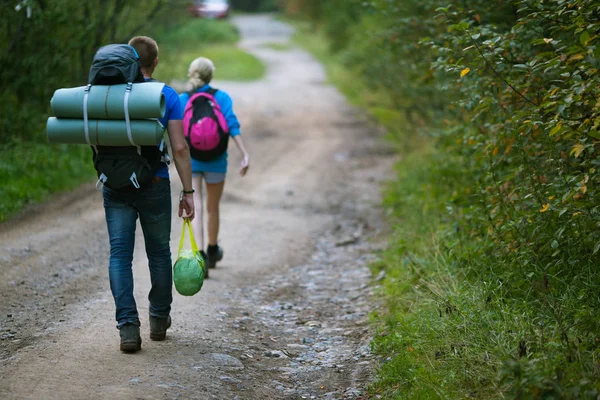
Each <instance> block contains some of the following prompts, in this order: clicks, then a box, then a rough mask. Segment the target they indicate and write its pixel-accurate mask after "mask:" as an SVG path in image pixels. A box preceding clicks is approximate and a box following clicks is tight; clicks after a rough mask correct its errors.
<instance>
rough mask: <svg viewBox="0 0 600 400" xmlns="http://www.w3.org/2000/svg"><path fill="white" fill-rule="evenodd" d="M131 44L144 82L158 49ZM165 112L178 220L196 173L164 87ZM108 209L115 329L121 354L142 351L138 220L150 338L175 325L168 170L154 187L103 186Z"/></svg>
mask: <svg viewBox="0 0 600 400" xmlns="http://www.w3.org/2000/svg"><path fill="white" fill-rule="evenodd" d="M129 45H130V46H132V47H133V48H135V50H136V51H137V53H138V55H139V57H140V66H141V69H142V73H143V75H144V78H145V79H146V80H151V79H152V74H153V72H154V69H155V68H156V65H157V64H158V46H157V44H156V42H155V41H154V40H152V39H151V38H149V37H145V36H138V37H134V38H133V39H131V40H130V41H129ZM163 94H164V95H165V99H166V103H167V105H166V113H165V116H164V117H163V118H161V119H160V122H161V123H162V124H163V126H166V127H167V131H168V135H169V139H170V142H171V148H172V151H173V154H172V157H173V158H174V161H175V167H176V169H177V173H178V175H179V177H180V179H181V182H182V183H183V191H182V193H181V195H180V201H179V216H180V217H185V218H190V219H193V218H194V201H193V197H192V194H193V193H194V190H193V188H192V170H191V164H190V153H189V149H188V146H187V143H186V141H185V137H184V135H183V125H182V121H181V119H182V117H183V110H182V108H181V104H180V102H179V97H178V95H177V93H176V92H175V91H174V90H173V89H172V88H170V87H169V86H166V85H165V87H164V89H163ZM103 197H104V209H105V213H106V223H107V226H108V234H109V238H110V263H109V278H110V287H111V291H112V294H113V297H114V299H115V306H116V319H117V323H118V325H117V327H118V328H119V333H120V337H121V345H120V348H121V351H124V352H135V351H138V350H140V349H141V344H142V339H141V337H140V320H139V317H138V312H137V308H136V303H135V298H134V296H133V271H132V260H133V249H134V241H135V229H136V220H137V218H138V217H139V219H140V225H141V227H142V231H143V233H144V242H145V246H146V254H147V256H148V265H149V268H150V279H151V282H152V288H151V290H150V293H149V295H148V300H149V302H150V339H152V340H164V339H165V336H166V332H167V329H168V328H169V327H170V326H171V317H170V315H169V314H170V311H171V302H172V300H173V295H172V280H173V273H172V263H171V248H170V236H171V187H170V180H169V171H168V168H167V165H166V164H164V163H163V164H162V165H161V167H160V169H159V170H158V171H157V172H156V175H155V177H154V179H153V181H152V184H150V185H148V186H147V187H142V188H141V189H135V190H128V191H117V190H113V189H110V188H108V187H104V189H103Z"/></svg>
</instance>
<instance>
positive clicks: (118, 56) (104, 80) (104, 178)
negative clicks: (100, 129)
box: [84, 44, 168, 191]
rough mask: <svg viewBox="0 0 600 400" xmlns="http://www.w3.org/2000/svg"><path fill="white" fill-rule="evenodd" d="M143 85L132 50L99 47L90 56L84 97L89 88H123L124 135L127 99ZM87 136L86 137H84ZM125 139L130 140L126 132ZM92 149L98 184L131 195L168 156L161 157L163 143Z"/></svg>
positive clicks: (125, 46)
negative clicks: (136, 86)
mask: <svg viewBox="0 0 600 400" xmlns="http://www.w3.org/2000/svg"><path fill="white" fill-rule="evenodd" d="M138 82H145V79H144V75H143V74H142V69H141V66H140V62H139V56H138V54H137V52H136V51H135V49H134V48H133V47H132V46H129V45H126V44H110V45H107V46H104V47H101V48H100V49H99V50H98V51H97V52H96V55H95V56H94V60H93V62H92V66H91V68H90V74H89V78H88V85H87V88H86V94H85V95H84V105H85V104H86V100H87V99H86V98H85V97H86V96H87V93H88V92H89V90H90V88H91V86H92V85H117V84H127V85H128V87H127V90H126V92H125V97H126V98H125V100H124V107H125V108H126V110H125V117H126V118H125V119H126V124H127V128H128V131H129V129H130V125H129V124H130V121H129V113H128V111H127V99H128V97H129V92H130V91H131V86H132V84H133V83H138ZM84 120H85V122H84V126H85V128H86V129H87V126H88V124H87V107H85V106H84ZM86 136H87V133H86ZM128 136H129V137H130V138H131V135H130V132H128ZM130 140H131V141H132V145H131V146H92V148H93V150H94V155H93V160H94V167H95V168H96V171H97V173H98V184H97V186H99V185H100V184H103V185H105V186H107V187H109V188H111V189H115V190H122V191H131V190H136V189H141V188H143V187H145V186H147V185H149V184H150V183H151V181H152V178H153V177H154V175H155V174H156V171H158V169H159V168H160V167H161V165H162V163H163V162H168V156H166V153H163V147H164V142H163V143H162V144H161V146H160V148H159V147H158V146H137V145H135V144H134V143H133V140H132V139H130Z"/></svg>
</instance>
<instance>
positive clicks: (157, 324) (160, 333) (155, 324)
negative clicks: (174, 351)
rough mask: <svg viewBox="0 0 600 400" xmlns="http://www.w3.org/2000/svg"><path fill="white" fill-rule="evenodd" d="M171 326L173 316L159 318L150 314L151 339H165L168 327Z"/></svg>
mask: <svg viewBox="0 0 600 400" xmlns="http://www.w3.org/2000/svg"><path fill="white" fill-rule="evenodd" d="M170 327H171V317H170V316H169V317H167V318H159V317H153V316H150V339H151V340H165V338H166V337H167V329H169V328H170Z"/></svg>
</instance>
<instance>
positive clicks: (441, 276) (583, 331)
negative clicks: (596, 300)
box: [292, 21, 600, 399]
mask: <svg viewBox="0 0 600 400" xmlns="http://www.w3.org/2000/svg"><path fill="white" fill-rule="evenodd" d="M292 23H294V25H295V26H296V28H297V34H296V37H295V41H296V43H298V44H299V45H301V46H302V47H304V48H306V49H307V50H309V51H310V52H312V54H313V55H315V56H316V57H317V58H318V59H319V60H320V61H321V62H323V64H324V65H325V68H326V70H327V74H328V79H329V80H330V82H331V83H332V84H334V85H335V86H336V87H338V88H339V90H340V91H341V92H342V93H343V94H345V95H346V96H347V98H348V99H349V101H350V102H351V103H352V104H354V105H356V106H357V107H359V108H361V109H363V110H366V111H367V112H368V113H369V114H370V115H371V116H372V117H373V118H375V119H376V120H377V121H378V122H379V123H380V124H382V125H383V126H385V127H386V128H387V130H388V135H387V139H388V140H389V142H388V143H390V146H395V147H396V149H397V151H398V154H399V156H400V157H399V161H398V162H397V164H396V166H395V173H396V175H395V179H394V180H393V181H391V182H389V183H388V184H387V185H386V186H385V187H384V201H383V207H385V209H386V211H387V215H388V216H389V221H390V224H391V226H392V231H393V234H392V235H391V236H390V238H389V245H388V247H387V249H386V250H385V251H383V252H382V254H381V256H380V260H379V261H377V262H376V263H374V264H373V265H372V269H373V272H374V275H375V276H377V275H378V274H379V273H382V272H383V274H384V279H383V280H382V281H381V282H380V283H379V286H378V295H379V296H380V298H381V299H382V301H383V304H384V307H383V308H382V309H378V310H377V311H374V312H373V313H372V314H371V322H372V326H373V329H374V340H373V341H372V343H371V346H372V349H373V352H374V354H376V355H377V356H379V360H380V364H379V368H378V371H377V374H376V376H375V380H374V382H373V383H372V385H371V386H370V388H369V395H370V397H371V398H382V399H458V398H481V399H505V398H514V399H538V398H539V399H542V398H544V399H546V398H548V399H549V398H553V399H577V398H590V399H592V398H593V399H596V398H598V396H599V395H600V383H599V380H598V379H597V377H598V374H599V372H598V371H599V369H598V365H599V364H598V359H600V347H599V346H598V339H597V335H594V334H592V332H594V329H592V328H590V327H593V326H595V327H598V325H599V324H598V322H597V319H596V320H595V321H593V320H591V319H590V316H591V315H592V314H591V313H590V310H589V309H587V308H585V307H584V308H581V307H580V305H578V304H580V302H579V301H578V300H577V299H581V296H585V293H588V291H589V289H588V288H591V287H597V284H596V283H594V282H593V281H594V280H595V281H598V278H597V276H598V275H597V274H593V273H592V272H591V271H584V273H581V274H579V275H577V276H575V277H573V278H571V277H567V276H565V277H564V278H562V277H553V278H555V279H554V281H553V282H554V285H555V286H554V287H550V288H548V287H546V286H545V285H546V284H545V281H544V279H538V278H536V276H535V275H532V274H526V272H527V269H525V268H524V265H523V264H522V263H527V262H535V260H528V259H527V258H526V257H524V256H522V257H518V256H517V253H515V252H514V251H513V252H508V253H507V254H506V255H504V256H502V257H499V256H498V254H501V253H500V252H498V251H497V250H498V248H499V246H503V244H502V243H499V242H497V241H494V239H493V237H494V236H493V235H492V234H491V233H490V232H489V231H486V228H487V227H488V226H489V224H488V221H487V219H486V216H485V214H484V215H482V213H481V212H480V211H479V210H480V209H481V208H482V205H480V204H478V202H479V201H480V200H479V198H480V197H478V195H477V193H475V192H473V189H471V188H478V187H479V186H478V185H477V182H476V181H475V178H474V177H473V176H474V173H473V171H471V170H470V169H469V168H470V162H469V161H470V160H469V159H467V158H463V157H462V156H460V154H461V153H460V152H455V151H450V150H448V149H452V148H453V147H454V146H457V145H460V144H457V143H455V142H448V143H446V142H444V140H448V141H450V140H454V139H446V138H445V137H444V136H443V135H441V136H437V137H431V136H427V135H425V134H423V133H422V132H423V131H424V130H422V129H420V128H419V126H415V125H414V124H413V122H410V123H409V120H408V119H407V118H405V115H404V114H403V113H400V112H398V111H395V110H393V109H392V107H391V102H390V101H389V98H388V97H387V96H386V94H385V93H383V92H381V91H375V90H369V89H370V88H369V85H368V82H366V81H365V80H364V77H362V76H361V75H360V74H359V73H358V72H357V71H358V70H352V69H350V68H347V67H345V66H344V63H343V61H344V59H343V55H342V54H335V53H334V54H332V53H331V51H330V47H329V44H328V40H327V38H326V36H324V35H322V34H320V33H319V32H318V30H317V29H314V26H313V25H309V24H308V23H305V22H297V21H292ZM484 189H485V188H482V189H481V190H484ZM484 206H485V205H484ZM488 229H489V228H488ZM525 265H526V264H525ZM577 293H579V294H577ZM595 331H596V332H597V329H596V330H595Z"/></svg>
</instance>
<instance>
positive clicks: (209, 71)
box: [188, 57, 215, 89]
mask: <svg viewBox="0 0 600 400" xmlns="http://www.w3.org/2000/svg"><path fill="white" fill-rule="evenodd" d="M214 71H215V64H213V62H212V61H211V60H209V59H208V58H206V57H198V58H196V59H195V60H194V61H192V63H191V64H190V68H189V69H188V77H189V78H190V81H189V82H190V85H191V86H192V89H198V88H201V87H202V86H204V85H206V84H208V83H210V81H211V80H212V77H213V72H214Z"/></svg>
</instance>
